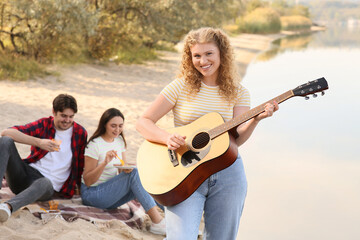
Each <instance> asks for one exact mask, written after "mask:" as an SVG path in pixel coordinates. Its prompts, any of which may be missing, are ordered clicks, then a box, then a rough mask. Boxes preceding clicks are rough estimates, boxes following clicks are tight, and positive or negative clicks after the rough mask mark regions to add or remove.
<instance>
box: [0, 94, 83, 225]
mask: <svg viewBox="0 0 360 240" xmlns="http://www.w3.org/2000/svg"><path fill="white" fill-rule="evenodd" d="M75 113H77V103H76V100H75V98H74V97H72V96H70V95H67V94H60V95H58V96H57V97H56V98H55V99H54V101H53V116H50V117H48V118H42V119H39V120H37V121H35V122H32V123H28V124H26V125H23V126H14V127H12V128H9V129H5V130H4V131H3V132H2V133H1V136H2V137H0V179H2V178H3V177H4V175H5V178H6V181H7V183H8V184H9V187H10V189H11V191H12V192H13V193H15V194H16V196H15V197H14V198H12V199H10V200H9V201H6V202H5V203H1V204H0V222H5V221H6V220H8V218H9V217H10V216H11V213H12V212H15V211H16V210H18V209H19V208H21V207H23V206H25V205H27V204H30V203H33V202H35V201H37V200H49V199H51V198H52V196H53V195H54V194H57V195H60V196H63V197H66V198H71V197H72V196H73V195H74V193H75V189H76V186H77V185H78V186H80V184H81V175H82V173H83V168H84V150H85V145H86V141H87V132H86V130H85V129H84V128H83V127H82V126H81V125H79V124H77V123H76V122H74V116H75ZM14 142H18V143H23V144H28V145H30V146H31V153H30V155H29V156H28V157H27V158H26V159H23V160H22V159H21V157H20V156H19V153H18V151H17V149H16V146H15V143H14ZM0 188H1V181H0Z"/></svg>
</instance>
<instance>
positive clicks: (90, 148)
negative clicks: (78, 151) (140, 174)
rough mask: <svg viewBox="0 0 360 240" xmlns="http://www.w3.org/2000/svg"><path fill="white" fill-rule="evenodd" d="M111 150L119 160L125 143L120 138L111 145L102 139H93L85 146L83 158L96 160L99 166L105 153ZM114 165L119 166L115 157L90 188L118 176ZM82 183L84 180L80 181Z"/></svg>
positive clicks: (118, 161) (103, 159)
mask: <svg viewBox="0 0 360 240" xmlns="http://www.w3.org/2000/svg"><path fill="white" fill-rule="evenodd" d="M111 150H114V151H116V152H117V155H118V156H119V157H120V158H121V153H122V152H125V150H126V149H125V142H124V140H123V138H122V137H121V136H119V137H117V138H115V139H114V141H113V142H111V143H108V142H106V141H105V140H104V139H103V138H102V137H97V138H95V139H94V140H92V141H91V142H89V144H88V145H87V146H86V148H85V156H88V157H91V158H93V159H96V160H98V164H101V163H102V162H103V161H105V157H106V153H107V152H108V151H111ZM114 164H120V160H119V159H118V158H116V157H115V158H113V159H112V160H111V162H109V163H108V164H107V165H106V166H105V168H104V171H103V172H102V174H101V175H100V177H99V179H98V180H97V181H96V182H95V183H94V184H92V185H91V186H97V185H99V184H101V183H104V182H106V181H108V180H110V179H111V178H113V177H115V176H116V175H117V174H118V169H117V168H116V167H114ZM82 182H83V183H85V182H84V179H82Z"/></svg>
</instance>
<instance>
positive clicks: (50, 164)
mask: <svg viewBox="0 0 360 240" xmlns="http://www.w3.org/2000/svg"><path fill="white" fill-rule="evenodd" d="M72 133H73V127H71V128H69V129H67V130H65V131H61V130H56V132H55V140H61V144H60V149H59V151H58V152H48V153H47V154H46V155H45V156H44V157H43V158H42V159H40V160H39V161H37V162H35V163H30V166H32V167H33V168H35V169H37V170H38V171H39V172H40V173H41V174H42V175H44V177H46V178H48V179H49V180H50V181H51V183H52V185H53V188H54V190H55V191H57V192H59V191H60V189H61V187H62V186H63V185H64V183H65V181H66V180H67V179H68V177H69V175H70V171H71V159H72V151H71V136H72Z"/></svg>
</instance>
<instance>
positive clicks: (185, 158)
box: [181, 146, 210, 167]
mask: <svg viewBox="0 0 360 240" xmlns="http://www.w3.org/2000/svg"><path fill="white" fill-rule="evenodd" d="M209 151H210V146H208V147H207V148H205V149H203V150H201V151H198V152H194V151H191V150H189V151H187V152H185V153H184V154H183V155H182V156H181V164H182V165H183V166H184V167H191V166H193V165H194V164H197V163H198V162H199V161H201V160H202V159H203V158H204V157H205V156H206V154H208V153H209Z"/></svg>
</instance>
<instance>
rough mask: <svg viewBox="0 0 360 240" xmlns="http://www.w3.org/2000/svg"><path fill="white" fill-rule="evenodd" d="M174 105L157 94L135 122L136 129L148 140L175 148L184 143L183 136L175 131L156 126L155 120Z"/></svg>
mask: <svg viewBox="0 0 360 240" xmlns="http://www.w3.org/2000/svg"><path fill="white" fill-rule="evenodd" d="M173 107H174V106H173V105H172V104H171V103H170V102H169V101H168V100H166V98H165V97H164V96H163V95H161V94H160V95H159V96H158V97H157V98H156V99H155V101H154V102H153V103H152V104H151V105H150V106H149V108H148V109H147V110H146V111H145V113H144V114H143V115H142V116H141V117H140V118H139V120H138V121H137V123H136V130H137V131H138V132H139V133H140V134H141V135H142V136H143V137H144V138H145V139H146V140H148V141H152V142H157V143H162V144H165V145H167V146H168V148H169V149H172V150H175V149H177V148H179V147H180V146H181V145H184V144H185V137H184V136H180V135H179V134H177V133H174V134H171V133H168V132H167V131H165V130H163V129H161V128H159V127H158V126H156V122H157V121H158V120H159V119H160V118H162V117H163V116H164V115H165V114H167V113H168V112H169V111H170V110H171V109H172V108H173Z"/></svg>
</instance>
